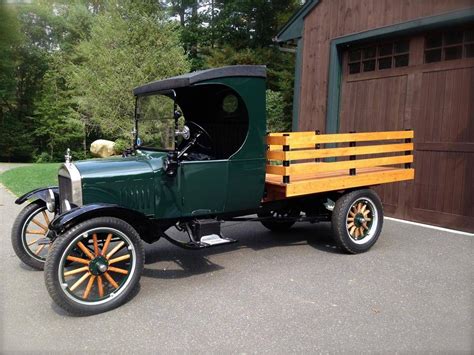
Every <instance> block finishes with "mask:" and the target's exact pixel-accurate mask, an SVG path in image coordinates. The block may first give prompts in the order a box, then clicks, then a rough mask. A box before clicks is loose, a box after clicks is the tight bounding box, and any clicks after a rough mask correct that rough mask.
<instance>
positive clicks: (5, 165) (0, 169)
mask: <svg viewBox="0 0 474 355" xmlns="http://www.w3.org/2000/svg"><path fill="white" fill-rule="evenodd" d="M28 165H31V164H28V163H0V174H1V173H3V172H4V171H7V170H10V169H13V168H19V167H20V166H28Z"/></svg>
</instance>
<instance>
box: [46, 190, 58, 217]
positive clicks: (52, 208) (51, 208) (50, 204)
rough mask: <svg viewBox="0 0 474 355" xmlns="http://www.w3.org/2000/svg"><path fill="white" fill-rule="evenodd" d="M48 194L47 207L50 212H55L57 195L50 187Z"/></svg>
mask: <svg viewBox="0 0 474 355" xmlns="http://www.w3.org/2000/svg"><path fill="white" fill-rule="evenodd" d="M48 192H49V194H48V196H46V208H47V209H48V211H49V212H51V213H54V212H55V211H56V197H55V196H54V192H53V190H51V189H48Z"/></svg>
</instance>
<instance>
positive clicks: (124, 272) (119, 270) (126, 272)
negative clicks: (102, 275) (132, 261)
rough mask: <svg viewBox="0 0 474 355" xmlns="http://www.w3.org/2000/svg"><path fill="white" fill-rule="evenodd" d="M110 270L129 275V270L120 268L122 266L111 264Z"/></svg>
mask: <svg viewBox="0 0 474 355" xmlns="http://www.w3.org/2000/svg"><path fill="white" fill-rule="evenodd" d="M108 271H112V272H116V273H119V274H124V275H128V270H125V269H120V268H118V267H113V266H109V269H108Z"/></svg>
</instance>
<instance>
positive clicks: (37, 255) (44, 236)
mask: <svg viewBox="0 0 474 355" xmlns="http://www.w3.org/2000/svg"><path fill="white" fill-rule="evenodd" d="M53 219H54V213H51V212H49V211H48V210H47V208H46V204H45V203H44V202H43V201H35V202H33V203H31V204H29V205H27V206H26V207H25V208H24V209H23V210H22V211H21V212H20V214H19V215H18V217H17V218H16V220H15V222H14V224H13V228H12V235H11V237H12V246H13V250H14V251H15V253H16V255H17V256H18V257H19V258H20V260H22V261H23V262H24V263H25V264H27V265H29V266H31V267H33V268H35V269H38V270H43V267H44V262H45V260H46V255H48V250H49V245H50V243H51V241H50V240H49V239H48V233H49V230H48V225H49V223H50V222H51V221H52V220H53Z"/></svg>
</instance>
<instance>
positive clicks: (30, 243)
mask: <svg viewBox="0 0 474 355" xmlns="http://www.w3.org/2000/svg"><path fill="white" fill-rule="evenodd" d="M38 240H39V238H37V239H33V240H32V241H31V242H28V243H27V244H26V245H27V246H30V245H33V244H35V243H36V242H37V241H38Z"/></svg>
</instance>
